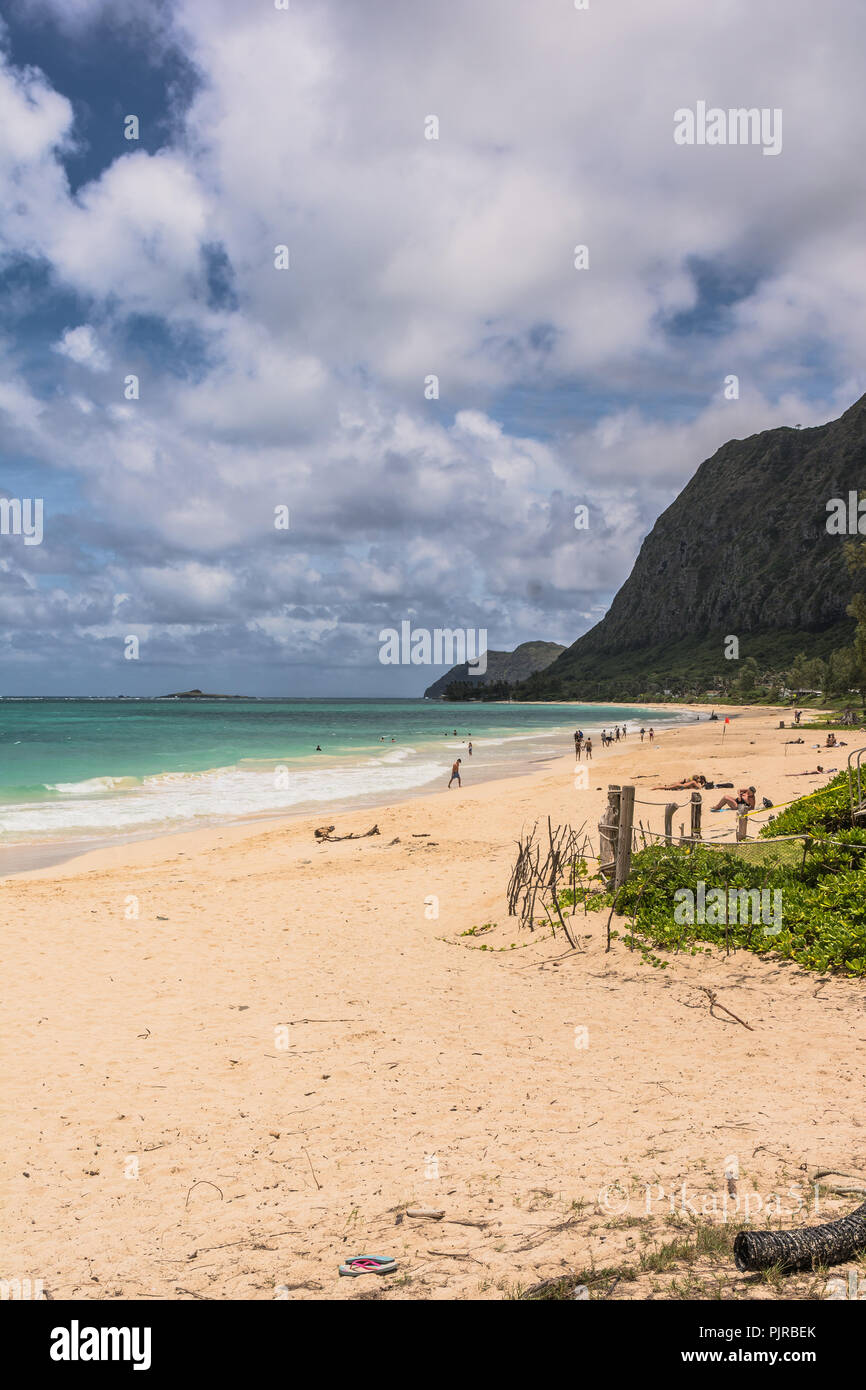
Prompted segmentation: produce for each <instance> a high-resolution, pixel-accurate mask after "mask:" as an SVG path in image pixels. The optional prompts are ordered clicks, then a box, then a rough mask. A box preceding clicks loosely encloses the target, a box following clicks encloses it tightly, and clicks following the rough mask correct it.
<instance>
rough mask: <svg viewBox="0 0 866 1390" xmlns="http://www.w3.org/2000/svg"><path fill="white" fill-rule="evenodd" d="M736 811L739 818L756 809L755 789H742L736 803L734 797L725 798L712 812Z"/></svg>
mask: <svg viewBox="0 0 866 1390" xmlns="http://www.w3.org/2000/svg"><path fill="white" fill-rule="evenodd" d="M726 809H727V810H730V811H736V812H737V815H738V816H742V815H745V813H746V811H754V809H755V788H754V787H740V790H739V791H738V792H737V799H736V801H735V800H734V798H733V797H732V796H723V797H722V798H721V800H720V801H719V802H718V804H717V805H716V806H711V807H710V810H711V811H724V810H726Z"/></svg>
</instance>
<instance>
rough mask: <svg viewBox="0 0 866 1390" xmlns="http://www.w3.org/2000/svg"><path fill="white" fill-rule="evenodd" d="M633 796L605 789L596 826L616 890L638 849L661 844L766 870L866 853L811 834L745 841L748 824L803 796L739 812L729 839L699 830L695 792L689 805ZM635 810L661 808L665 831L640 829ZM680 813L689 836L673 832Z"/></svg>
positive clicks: (604, 868) (724, 831)
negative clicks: (827, 849)
mask: <svg viewBox="0 0 866 1390" xmlns="http://www.w3.org/2000/svg"><path fill="white" fill-rule="evenodd" d="M821 791H823V789H821ZM821 791H818V792H810V793H808V797H813V796H819V795H821ZM628 793H631V795H628ZM633 793H634V788H632V787H619V786H615V785H610V786H608V804H607V807H606V810H605V812H604V815H603V816H602V819H601V820H600V821H599V823H598V833H599V853H598V865H599V869H600V871H601V873H602V875H603V876H604V877H606V878H609V879H610V880H611V882H612V886H613V888H614V889H615V890H616V889H618V888H619V887H620V886H621V884H622V883H623V882H624V881H625V879H626V878H627V877H628V875H629V873H630V872H631V856H632V854H633V853H635V852H636V851H638V850H640V849H646V848H648V847H649V845H651V844H660V845H665V846H666V847H668V848H670V849H672V850H674V849H679V850H685V851H686V852H690V851H691V850H692V849H694V848H695V847H696V846H702V847H703V848H704V849H710V850H717V851H720V852H726V853H729V854H735V855H737V856H738V857H741V858H743V859H748V860H749V861H751V862H752V863H753V864H762V865H763V864H767V865H768V866H772V865H773V864H776V865H779V864H787V865H789V866H791V867H795V866H796V865H797V864H799V866H800V868H801V871H802V870H803V869H805V865H806V860H807V857H808V855H809V852H810V851H813V852H820V850H821V848H822V847H823V846H829V845H833V846H837V847H839V848H841V849H844V850H847V851H849V852H850V853H851V855H852V858H854V857H860V856H862V855H864V854H866V844H864V845H863V846H859V845H857V844H851V843H849V842H848V841H845V840H839V839H836V838H835V837H834V836H831V835H816V834H814V832H809V833H806V832H804V833H802V834H795V835H776V836H765V837H757V836H756V837H753V838H749V837H748V835H747V826H748V823H749V821H750V820H751V821H752V823H753V824H754V823H755V820H756V818H762V817H764V816H767V817H770V816H772V815H773V813H774V812H775V811H776V810H778V809H779V808H780V807H782V806H790V805H791V804H792V802H793V801H802V800H806V799H808V798H807V797H794V798H792V801H782V802H777V803H776V804H775V805H773V806H765V807H762V808H761V809H758V808H755V809H754V810H752V811H743V812H737V813H736V815H737V830H736V838H735V839H731V838H730V831H729V830H728V828H727V827H726V826H723V825H720V826H719V827H718V830H719V834H715V833H713V834H710V835H704V834H703V830H702V826H701V815H702V797H701V794H700V793H699V792H693V793H692V796H691V800H690V801H683V802H675V801H669V802H661V801H646V800H644V799H640V800H638V799H637V798H636V797H635V796H634V794H633ZM635 806H648V807H662V808H663V809H664V812H665V828H664V830H663V831H660V830H656V829H653V828H652V826H651V825H650V824H649V821H648V822H647V824H646V825H644V823H643V820H638V822H637V824H635V822H634V808H635ZM683 809H688V810H689V812H690V815H691V822H690V826H689V833H688V834H686V828H685V825H681V826H680V833H679V834H678V835H677V834H675V833H674V831H673V817H674V814H675V813H676V812H677V811H681V810H683ZM714 830H715V826H714Z"/></svg>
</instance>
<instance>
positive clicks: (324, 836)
mask: <svg viewBox="0 0 866 1390" xmlns="http://www.w3.org/2000/svg"><path fill="white" fill-rule="evenodd" d="M333 829H334V827H333V826H332V825H320V826H319V828H318V830H314V831H313V834H314V835H315V837H316V839H317V840H335V841H336V840H366V839H367V837H368V836H369V835H378V834H379V827H378V825H374V826H373V828H372V830H365V831H364V833H363V834H362V835H358V834H356V833H355V831H354V830H353V831H352V833H351V834H350V835H332V834H331V831H332V830H333ZM391 843H392V845H393V844H396V843H397V841H396V840H392V841H391Z"/></svg>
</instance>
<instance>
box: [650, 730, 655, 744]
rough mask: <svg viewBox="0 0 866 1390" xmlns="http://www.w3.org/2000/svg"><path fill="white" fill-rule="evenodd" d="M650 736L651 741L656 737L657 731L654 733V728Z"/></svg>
mask: <svg viewBox="0 0 866 1390" xmlns="http://www.w3.org/2000/svg"><path fill="white" fill-rule="evenodd" d="M649 738H650V743H652V741H653V739H654V738H655V733H654V732H653V730H652V729H650V735H649Z"/></svg>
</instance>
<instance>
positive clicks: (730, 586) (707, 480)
mask: <svg viewBox="0 0 866 1390" xmlns="http://www.w3.org/2000/svg"><path fill="white" fill-rule="evenodd" d="M864 484H866V396H864V397H863V398H862V399H861V400H859V401H857V402H856V404H855V405H853V406H851V408H850V409H849V410H847V411H846V412H845V414H844V415H842V416H841V417H840V418H839V419H838V420H833V421H831V422H830V423H829V424H826V425H820V426H818V427H817V428H814V429H804V430H800V429H795V428H790V427H783V428H781V429H774V430H765V431H764V432H762V433H761V434H755V435H752V436H751V437H750V438H748V439H732V440H729V442H728V443H727V444H724V445H722V447H721V448H720V449H719V450H718V451H717V452H716V453H715V454H713V456H712V458H709V459H706V460H705V462H704V463H702V464H701V466H700V467H699V469H698V470H697V472H696V473H695V475H694V477H693V478H692V480H691V482H689V483H687V485H686V486H685V487H684V488H683V490H682V492H681V493H680V494H679V496H678V497H677V499H676V501H675V502H673V503H672V504H671V506H670V507H668V509H667V511H665V512H663V513H662V515H661V516H660V517H659V519H658V521H657V522H656V524H655V526H654V527H653V528H652V530H651V531H650V533H649V535H648V536H647V537H646V539H645V540H644V543H643V545H642V546H641V549H640V554H639V555H638V557H637V560H636V561H635V564H634V568H633V569H632V572H631V574H630V575H629V577H628V579H627V580H626V582H625V583H624V584H623V586H622V588H621V589H620V590H619V592H618V594H617V595H616V597H615V598H614V600H613V603H612V604H611V606H610V609H609V610H608V612H607V614H606V615H605V617H604V618H602V620H601V622H600V623H598V624H596V626H595V627H594V628H592V629H591V630H590V631H589V632H587V633H586V634H585V635H584V636H583V637H579V638H578V639H577V641H576V642H575V643H574V644H573V645H572V646H570V647H569V648H568V650H567V651H565V652H563V654H562V656H560V657H559V658H558V660H557V661H555V662H554V663H553V664H552V665H551V666H549V667H548V668H547V669H546V670H545V671H544V672H543V673H541V674H540V675H536V676H533V677H531V678H530V679H529V680H528V681H526V682H524V684H523V686H521V689H520V691H518V692H515V693H516V695H517V698H522V699H533V700H538V699H563V698H566V699H571V698H575V697H582V698H584V699H586V698H610V697H611V696H612V695H619V696H626V697H631V698H637V696H638V695H639V694H641V693H645V692H648V691H651V690H653V689H657V690H658V689H662V690H663V689H665V688H666V687H670V688H677V686H678V687H679V688H683V687H684V686H686V685H689V684H690V683H691V682H700V681H703V682H704V688H706V683H711V684H712V683H714V682H715V681H717V680H723V679H725V678H731V677H732V676H733V675H735V673H736V667H737V662H735V661H729V660H726V659H725V655H724V653H725V641H726V638H728V637H730V636H735V637H737V638H738V639H739V658H740V661H742V660H743V659H744V658H746V657H749V656H752V657H754V658H755V660H756V661H757V662H758V665H759V667H761V668H766V669H775V670H778V669H783V668H784V667H785V666H787V665H789V664H790V663H791V662H792V661H793V659H794V657H795V656H796V655H797V653H798V652H805V653H806V655H807V656H808V657H815V656H820V657H823V658H826V657H827V656H828V655H829V653H830V652H832V651H834V650H836V649H838V648H841V647H844V646H847V645H849V644H850V642H851V640H852V635H853V630H854V623H853V621H852V620H851V619H850V618H848V617H847V616H846V613H845V609H846V606H847V604H848V603H849V601H850V597H851V589H852V583H851V579H850V577H849V575H848V572H847V570H846V566H845V560H844V554H843V546H844V543H845V539H846V538H845V536H841V535H831V534H830V533H829V532H828V530H827V522H828V516H829V513H828V509H827V503H828V502H829V501H830V499H831V498H842V499H844V500H845V501H846V503H847V499H848V495H849V492H851V491H854V492H856V491H857V489H858V488H860V487H862V486H864ZM864 525H866V522H864Z"/></svg>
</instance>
